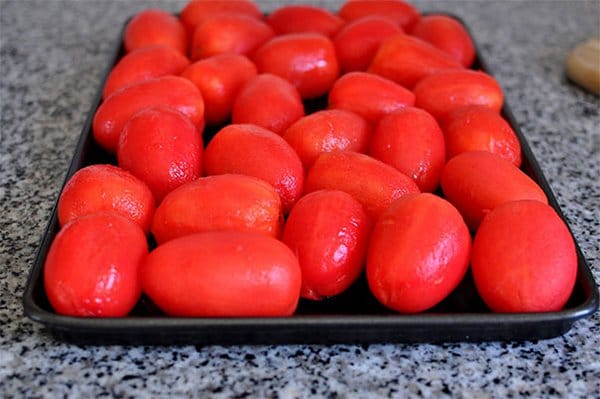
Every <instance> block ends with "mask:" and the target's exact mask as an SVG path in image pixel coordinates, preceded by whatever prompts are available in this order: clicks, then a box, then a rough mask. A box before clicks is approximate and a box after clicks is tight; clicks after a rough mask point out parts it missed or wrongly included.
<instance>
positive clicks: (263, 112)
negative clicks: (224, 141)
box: [231, 73, 304, 134]
mask: <svg viewBox="0 0 600 399" xmlns="http://www.w3.org/2000/svg"><path fill="white" fill-rule="evenodd" d="M303 116H304V104H303V103H302V98H301V97H300V94H299V93H298V90H297V89H296V88H295V87H294V86H293V85H292V84H291V83H290V82H288V81H287V80H285V79H283V78H281V77H279V76H276V75H273V74H269V73H261V74H258V75H256V76H255V77H253V78H251V79H250V80H248V82H246V84H244V85H243V86H242V88H241V89H240V91H239V92H238V95H237V97H236V98H235V100H234V102H233V109H232V112H231V121H232V123H235V124H238V123H251V124H254V125H258V126H261V127H264V128H265V129H268V130H271V131H273V132H275V133H277V134H283V132H284V131H285V129H287V128H288V127H289V126H290V125H291V124H292V123H294V122H296V121H297V120H298V119H300V118H301V117H303Z"/></svg>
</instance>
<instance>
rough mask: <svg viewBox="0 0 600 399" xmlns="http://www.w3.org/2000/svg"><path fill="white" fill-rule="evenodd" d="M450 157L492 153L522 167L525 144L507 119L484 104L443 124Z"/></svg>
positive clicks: (459, 112)
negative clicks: (522, 147) (522, 143)
mask: <svg viewBox="0 0 600 399" xmlns="http://www.w3.org/2000/svg"><path fill="white" fill-rule="evenodd" d="M442 128H443V131H444V139H445V141H446V150H447V151H446V152H447V158H448V159H451V158H452V157H454V156H456V155H458V154H460V153H463V152H467V151H489V152H491V153H493V154H496V155H498V156H500V157H501V158H504V159H506V160H507V161H509V162H511V163H512V164H514V165H515V166H516V167H520V166H521V143H520V141H519V138H518V137H517V135H516V133H515V131H514V130H513V129H512V127H511V126H510V124H509V123H508V121H507V120H506V119H504V118H503V117H502V116H501V115H500V114H498V113H497V112H496V111H494V110H492V109H490V108H488V107H485V106H480V105H467V106H465V107H461V108H458V109H457V110H456V111H453V112H450V113H449V114H448V115H447V116H446V117H445V118H444V119H443V122H442Z"/></svg>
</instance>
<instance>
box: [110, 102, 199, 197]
mask: <svg viewBox="0 0 600 399" xmlns="http://www.w3.org/2000/svg"><path fill="white" fill-rule="evenodd" d="M117 160H118V162H119V166H121V167H122V168H123V169H125V170H128V171H130V172H131V173H132V174H134V175H135V176H137V177H138V178H139V179H141V180H142V181H143V182H144V183H146V184H147V185H148V187H149V188H150V190H151V191H152V195H153V196H154V198H155V200H156V202H157V203H160V201H161V200H162V199H163V198H164V196H165V195H167V194H168V193H169V192H171V191H173V189H175V188H177V187H179V186H181V185H182V184H184V183H187V182H189V181H192V180H196V179H197V178H198V177H200V174H201V173H202V136H201V135H200V132H199V131H198V129H196V127H195V126H194V125H193V124H192V122H190V120H189V119H188V118H187V117H186V116H185V115H183V114H181V113H179V112H178V111H175V110H174V109H172V108H167V107H156V108H145V109H143V110H141V111H140V112H138V113H137V114H135V115H133V116H132V117H131V118H130V119H129V120H128V121H127V123H126V124H125V127H124V128H123V131H122V132H121V136H120V138H119V145H118V148H117Z"/></svg>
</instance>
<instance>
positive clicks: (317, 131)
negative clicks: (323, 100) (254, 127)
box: [283, 109, 371, 170]
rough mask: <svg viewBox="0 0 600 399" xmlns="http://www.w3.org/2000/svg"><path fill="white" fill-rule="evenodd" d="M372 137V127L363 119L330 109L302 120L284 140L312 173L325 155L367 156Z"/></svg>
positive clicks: (284, 135) (289, 129) (298, 121)
mask: <svg viewBox="0 0 600 399" xmlns="http://www.w3.org/2000/svg"><path fill="white" fill-rule="evenodd" d="M370 135H371V129H370V127H369V124H368V123H367V121H366V120H365V119H364V118H362V117H361V116H359V115H357V114H355V113H354V112H350V111H345V110H342V109H329V110H323V111H317V112H314V113H312V114H310V115H307V116H305V117H303V118H300V119H298V120H297V121H296V122H295V123H294V124H293V125H292V126H290V127H289V128H287V130H286V131H285V133H284V134H283V138H284V139H285V140H286V141H287V142H288V143H289V144H290V145H291V146H292V148H293V149H294V150H295V151H296V153H297V154H298V156H299V157H300V160H301V161H302V163H303V164H304V167H305V168H306V170H308V169H309V168H310V167H311V166H312V164H313V163H314V161H315V160H316V159H317V157H318V156H319V154H321V153H322V152H331V151H355V152H366V151H367V148H368V145H369V137H370Z"/></svg>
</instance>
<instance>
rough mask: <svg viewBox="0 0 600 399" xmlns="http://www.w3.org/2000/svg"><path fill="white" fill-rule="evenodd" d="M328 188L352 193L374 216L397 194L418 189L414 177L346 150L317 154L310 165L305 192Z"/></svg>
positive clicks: (416, 191) (395, 197)
mask: <svg viewBox="0 0 600 399" xmlns="http://www.w3.org/2000/svg"><path fill="white" fill-rule="evenodd" d="M322 189H330V190H341V191H344V192H346V193H348V194H350V195H352V196H353V197H354V198H355V199H356V200H358V201H359V202H360V203H361V204H362V205H363V206H364V207H365V211H366V212H367V214H368V215H369V217H371V218H372V220H376V219H377V218H378V217H379V215H381V213H382V212H383V211H384V210H385V209H386V208H387V207H388V206H389V205H390V204H391V203H392V202H393V201H394V200H395V199H397V198H400V197H402V196H404V195H407V194H415V193H419V188H418V186H417V185H416V184H415V183H414V182H413V180H412V179H411V178H410V177H408V176H406V175H405V174H403V173H402V172H400V171H398V170H397V169H395V168H394V167H392V166H390V165H387V164H385V163H383V162H381V161H379V160H377V159H375V158H372V157H370V156H368V155H365V154H359V153H357V152H349V151H335V152H329V153H322V154H321V155H319V157H318V158H317V160H316V161H315V163H314V164H313V166H312V167H311V168H310V170H309V172H308V175H307V177H306V182H305V193H309V192H312V191H317V190H322Z"/></svg>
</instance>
